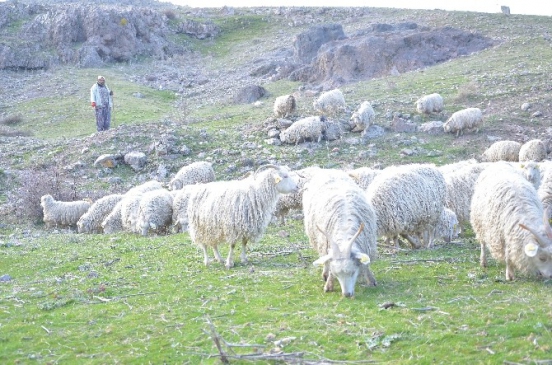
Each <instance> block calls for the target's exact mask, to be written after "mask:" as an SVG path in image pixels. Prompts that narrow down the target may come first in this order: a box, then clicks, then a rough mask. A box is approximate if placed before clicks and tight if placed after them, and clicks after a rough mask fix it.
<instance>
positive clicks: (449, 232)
mask: <svg viewBox="0 0 552 365" xmlns="http://www.w3.org/2000/svg"><path fill="white" fill-rule="evenodd" d="M459 234H460V223H459V222H458V217H457V216H456V214H455V213H454V212H453V211H452V210H450V209H449V208H444V209H443V212H442V213H441V217H440V218H439V222H438V223H437V226H436V227H435V239H436V240H443V241H445V242H446V243H450V242H452V240H454V239H455V238H457V237H458V235H459Z"/></svg>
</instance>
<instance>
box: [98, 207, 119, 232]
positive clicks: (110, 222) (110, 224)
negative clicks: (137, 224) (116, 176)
mask: <svg viewBox="0 0 552 365" xmlns="http://www.w3.org/2000/svg"><path fill="white" fill-rule="evenodd" d="M122 206H123V200H122V199H121V201H119V202H118V203H117V204H116V205H115V207H113V210H112V211H111V212H110V213H109V214H108V215H107V216H106V217H105V219H104V220H103V221H102V229H103V232H104V233H106V234H111V233H115V232H121V231H122V230H123V220H122V216H121V207H122Z"/></svg>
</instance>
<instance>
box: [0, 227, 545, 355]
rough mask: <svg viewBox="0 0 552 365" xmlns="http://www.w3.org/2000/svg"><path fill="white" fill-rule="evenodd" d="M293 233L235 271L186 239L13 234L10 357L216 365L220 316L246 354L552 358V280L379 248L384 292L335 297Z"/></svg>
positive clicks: (459, 252) (0, 320) (8, 244)
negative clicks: (512, 276) (207, 261)
mask: <svg viewBox="0 0 552 365" xmlns="http://www.w3.org/2000/svg"><path fill="white" fill-rule="evenodd" d="M285 229H286V231H288V232H290V234H291V235H290V236H289V238H286V239H284V238H281V236H280V235H279V234H278V232H279V231H280V230H281V228H280V227H275V226H270V227H269V230H268V232H267V234H266V235H265V237H264V238H263V239H262V241H261V242H260V243H259V244H257V245H255V246H253V247H252V248H251V250H250V252H249V258H250V263H249V264H247V265H243V264H240V263H238V264H237V266H236V267H235V268H233V269H231V270H225V269H224V268H223V267H222V265H219V264H213V266H210V267H204V266H203V263H202V254H201V253H200V251H199V250H198V249H197V248H195V247H193V246H192V245H191V243H190V240H189V237H188V235H187V234H178V235H170V236H164V237H150V238H142V237H138V236H134V235H128V234H120V235H110V236H107V235H71V234H69V235H67V234H59V235H48V236H43V237H38V238H25V237H20V236H18V235H15V236H13V237H12V238H9V239H7V240H4V241H3V243H2V245H1V246H0V267H2V268H4V269H3V270H2V274H5V273H7V274H9V275H10V276H11V277H12V278H13V279H12V280H11V281H9V282H6V283H2V284H1V286H0V309H1V310H2V313H3V314H4V315H3V316H2V317H0V325H1V328H2V332H1V334H0V343H2V346H1V350H0V362H2V363H18V362H23V363H26V362H28V361H31V360H33V361H35V362H38V363H75V362H79V363H91V364H92V363H106V362H109V363H112V362H115V363H162V362H169V363H189V364H197V363H205V364H216V363H219V360H218V359H217V357H213V356H215V355H217V350H216V347H215V345H214V342H213V340H212V338H211V333H212V332H211V331H212V328H211V327H210V325H209V323H212V325H213V328H214V329H215V331H216V333H218V334H219V335H220V337H222V338H223V339H224V340H225V341H226V342H228V343H231V344H241V345H252V346H247V347H232V348H229V347H226V346H225V347H224V351H225V352H226V353H227V354H228V355H232V354H234V355H236V356H240V355H241V356H243V355H246V354H251V353H255V352H260V353H264V354H268V353H270V352H271V351H272V352H274V351H283V352H284V353H286V354H296V353H301V354H303V355H302V356H303V358H305V359H309V360H313V361H314V360H318V361H321V360H322V359H330V360H335V361H360V360H370V361H376V362H384V363H394V364H397V363H398V364H401V363H405V364H406V363H412V362H414V363H428V364H429V363H447V364H452V363H454V364H455V363H457V364H465V363H488V364H492V363H502V362H504V361H509V362H516V363H525V362H527V361H530V360H532V361H536V360H543V359H550V358H552V347H551V345H550V344H551V343H552V336H551V333H550V330H551V326H550V320H551V314H550V313H551V309H552V308H551V306H550V304H549V300H548V299H549V298H548V293H549V289H550V288H551V286H550V285H552V283H551V282H550V281H547V282H544V283H543V282H539V281H537V280H534V279H532V278H524V277H520V278H518V280H516V281H515V282H512V283H507V282H505V281H504V279H503V276H504V267H503V265H502V264H498V263H495V262H493V261H491V262H490V267H489V268H488V269H486V270H482V269H481V268H480V267H479V265H478V256H479V247H478V246H477V244H476V243H472V241H470V240H466V241H465V243H457V244H450V245H446V246H445V245H443V246H437V248H435V249H431V250H426V249H422V250H418V251H410V250H402V251H399V252H398V253H394V252H392V251H390V250H389V249H388V248H385V247H380V248H379V251H380V258H379V260H378V261H376V262H375V263H374V264H373V265H372V270H373V272H374V274H375V276H376V279H377V280H378V286H377V287H375V288H369V287H364V286H362V285H360V284H358V283H357V291H356V296H355V298H354V299H347V298H343V297H341V295H340V293H339V290H338V291H337V292H332V293H324V292H323V289H322V286H323V285H322V281H321V279H320V271H319V269H318V268H316V267H314V266H312V264H311V263H312V262H313V261H314V259H315V257H316V255H315V253H314V251H313V250H311V249H310V248H309V247H308V243H307V240H306V237H305V236H304V234H303V233H302V229H301V224H300V222H293V223H292V225H291V226H288V227H286V228H285ZM225 252H226V248H224V249H223V254H224V253H225ZM337 287H338V286H337ZM385 303H387V305H388V306H389V308H388V309H384V308H383V305H384V304H385ZM278 341H280V342H278ZM282 341H283V344H282ZM277 348H279V350H278V349H277ZM265 362H267V361H265Z"/></svg>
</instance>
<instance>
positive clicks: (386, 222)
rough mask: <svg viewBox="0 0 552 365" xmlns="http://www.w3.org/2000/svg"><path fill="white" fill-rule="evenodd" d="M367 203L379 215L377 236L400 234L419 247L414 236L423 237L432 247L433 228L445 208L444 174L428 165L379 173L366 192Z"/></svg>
mask: <svg viewBox="0 0 552 365" xmlns="http://www.w3.org/2000/svg"><path fill="white" fill-rule="evenodd" d="M366 194H367V196H368V201H369V202H370V203H371V204H372V206H373V207H374V209H375V210H376V212H377V215H378V236H386V237H388V238H391V237H392V238H393V240H394V241H395V245H398V241H397V237H398V236H399V235H402V236H403V237H405V238H406V239H407V240H408V241H409V242H410V244H411V245H412V246H413V247H415V248H419V247H420V243H419V242H417V240H416V239H415V238H414V237H413V236H418V237H420V236H422V235H423V234H424V232H428V233H429V234H428V236H427V237H425V243H426V244H427V246H428V247H432V246H433V239H434V237H433V236H434V234H433V233H434V228H435V226H436V225H437V223H438V222H439V218H440V217H441V213H442V210H443V207H444V205H445V197H446V185H445V179H444V177H443V174H442V173H441V172H440V171H439V170H438V169H437V168H436V167H435V166H434V165H430V164H411V165H402V166H391V167H387V168H385V169H383V170H382V172H381V173H380V174H379V175H378V176H376V178H375V179H374V181H372V183H371V184H370V185H369V186H368V189H367V190H366Z"/></svg>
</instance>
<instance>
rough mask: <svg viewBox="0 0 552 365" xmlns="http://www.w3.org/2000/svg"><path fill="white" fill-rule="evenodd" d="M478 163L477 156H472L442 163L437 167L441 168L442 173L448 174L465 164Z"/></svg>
mask: <svg viewBox="0 0 552 365" xmlns="http://www.w3.org/2000/svg"><path fill="white" fill-rule="evenodd" d="M476 163H478V162H477V160H476V159H475V158H471V159H469V160H461V161H457V162H452V163H448V164H445V165H441V166H439V167H437V168H438V169H439V171H441V173H443V174H447V173H449V172H454V171H457V170H459V169H461V168H463V167H465V166H470V165H473V164H476Z"/></svg>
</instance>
